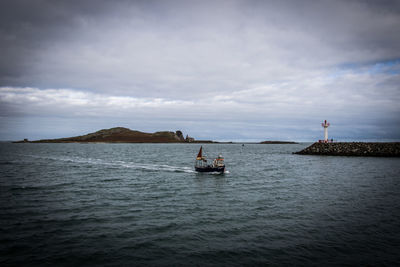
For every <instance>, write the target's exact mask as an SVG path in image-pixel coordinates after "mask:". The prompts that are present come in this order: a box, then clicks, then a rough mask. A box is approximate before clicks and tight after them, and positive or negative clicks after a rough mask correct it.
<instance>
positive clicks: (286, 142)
mask: <svg viewBox="0 0 400 267" xmlns="http://www.w3.org/2000/svg"><path fill="white" fill-rule="evenodd" d="M260 144H298V143H297V142H293V141H263V142H260Z"/></svg>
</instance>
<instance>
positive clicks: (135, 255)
mask: <svg viewBox="0 0 400 267" xmlns="http://www.w3.org/2000/svg"><path fill="white" fill-rule="evenodd" d="M307 145H309V144H296V145H292V144H287V145H260V144H246V145H244V146H242V145H241V144H204V145H203V149H204V153H205V154H206V155H207V156H208V157H209V158H210V159H212V158H213V157H216V156H217V155H218V154H222V155H223V156H224V157H225V163H226V169H227V172H226V173H225V174H222V175H221V174H204V173H196V172H195V171H194V160H195V156H196V155H197V153H198V150H199V148H200V145H199V144H11V143H1V144H0V265H1V266H14V265H24V266H27V265H39V266H46V265H47V266H77V265H84V266H87V265H89V266H90V265H102V266H143V265H151V266H160V265H161V266H176V265H187V266H191V265H198V266H209V265H218V266H241V265H319V266H325V265H342V264H350V265H399V264H400V195H399V192H400V159H399V158H373V157H331V156H302V155H293V154H292V152H294V151H299V150H301V149H302V148H304V147H306V146H307Z"/></svg>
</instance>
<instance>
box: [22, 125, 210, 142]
mask: <svg viewBox="0 0 400 267" xmlns="http://www.w3.org/2000/svg"><path fill="white" fill-rule="evenodd" d="M14 143H213V141H209V140H195V139H194V138H193V137H190V136H188V135H186V138H185V137H184V136H183V133H182V132H181V131H180V130H178V131H176V132H169V131H162V132H155V133H145V132H140V131H134V130H131V129H128V128H124V127H114V128H110V129H103V130H100V131H97V132H94V133H89V134H86V135H80V136H75V137H67V138H58V139H42V140H36V141H29V140H28V139H24V140H22V141H16V142H14Z"/></svg>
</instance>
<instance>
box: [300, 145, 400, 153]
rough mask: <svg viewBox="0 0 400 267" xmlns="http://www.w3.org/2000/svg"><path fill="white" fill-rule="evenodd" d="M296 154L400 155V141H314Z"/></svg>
mask: <svg viewBox="0 0 400 267" xmlns="http://www.w3.org/2000/svg"><path fill="white" fill-rule="evenodd" d="M294 154H300V155H326V156H359V157H360V156H361V157H400V142H395V143H364V142H343V143H314V144H312V145H311V146H309V147H307V148H305V149H303V150H301V151H299V152H294Z"/></svg>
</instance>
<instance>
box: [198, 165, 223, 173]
mask: <svg viewBox="0 0 400 267" xmlns="http://www.w3.org/2000/svg"><path fill="white" fill-rule="evenodd" d="M194 169H195V170H196V171H197V172H220V173H223V172H224V171H225V166H224V167H212V166H206V167H195V168H194Z"/></svg>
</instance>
